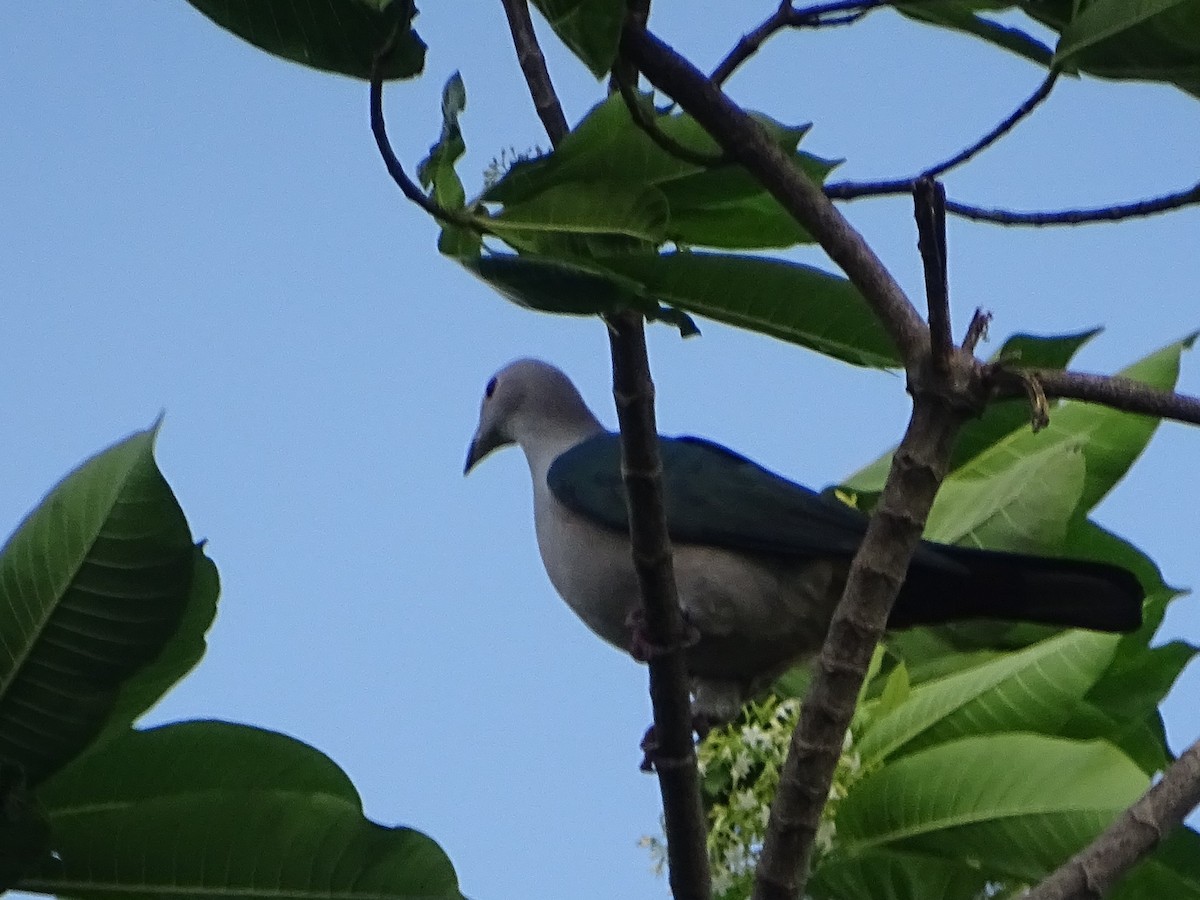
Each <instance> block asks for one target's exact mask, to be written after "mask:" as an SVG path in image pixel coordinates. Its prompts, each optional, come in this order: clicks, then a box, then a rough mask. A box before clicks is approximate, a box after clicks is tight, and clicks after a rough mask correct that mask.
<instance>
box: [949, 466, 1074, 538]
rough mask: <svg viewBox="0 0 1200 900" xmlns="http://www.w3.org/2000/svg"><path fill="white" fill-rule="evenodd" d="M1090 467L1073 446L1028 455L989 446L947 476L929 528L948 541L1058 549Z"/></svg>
mask: <svg viewBox="0 0 1200 900" xmlns="http://www.w3.org/2000/svg"><path fill="white" fill-rule="evenodd" d="M1086 477H1087V471H1086V468H1085V465H1084V455H1083V453H1082V452H1080V451H1079V450H1078V449H1077V448H1074V447H1066V448H1063V447H1057V446H1053V447H1046V448H1045V449H1042V450H1036V451H1034V452H1031V453H1029V454H1026V455H1023V456H1013V457H1009V456H1000V455H999V454H991V453H988V452H986V451H985V452H984V453H981V454H979V455H978V456H976V457H975V459H973V460H972V461H971V462H970V463H969V464H968V465H966V466H963V467H962V468H960V469H958V470H956V471H955V472H952V473H951V474H950V475H949V476H947V478H946V480H945V481H944V482H942V487H941V488H940V489H939V490H938V494H937V498H936V499H935V501H934V504H933V508H932V509H931V510H930V512H929V520H928V522H927V523H926V527H925V534H926V537H927V538H928V539H929V540H933V541H939V542H941V543H943V544H965V545H967V546H972V547H988V548H991V549H995V550H1008V551H1011V552H1016V553H1046V552H1053V551H1055V550H1056V549H1057V548H1058V547H1060V546H1062V544H1063V542H1064V541H1065V540H1066V535H1067V528H1068V526H1069V524H1070V522H1071V519H1072V516H1073V514H1074V512H1075V509H1076V508H1077V507H1078V505H1079V501H1080V498H1081V497H1082V496H1083V490H1084V483H1085V480H1086Z"/></svg>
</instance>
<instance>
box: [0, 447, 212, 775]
mask: <svg viewBox="0 0 1200 900" xmlns="http://www.w3.org/2000/svg"><path fill="white" fill-rule="evenodd" d="M154 435H155V432H154V431H153V430H151V431H142V432H138V433H136V434H134V435H132V436H131V437H129V438H127V439H126V440H124V441H122V442H121V443H119V444H116V445H114V446H113V447H111V448H109V449H108V450H106V451H104V452H103V453H100V454H99V455H97V456H94V457H92V458H91V459H90V460H88V461H87V462H85V463H83V465H81V466H80V467H79V468H78V469H76V470H75V471H74V472H72V473H71V474H70V475H68V476H67V477H66V478H65V479H63V481H61V482H60V483H59V484H58V485H57V486H56V487H55V488H54V489H53V490H52V491H51V492H50V493H49V494H48V495H47V497H46V499H45V500H43V501H42V503H41V504H40V505H39V506H38V507H37V509H35V510H34V511H33V512H32V513H30V515H29V516H28V517H27V518H26V519H25V521H24V522H23V523H22V524H21V526H20V528H18V530H17V532H16V533H15V534H14V535H13V536H12V538H10V540H9V542H8V544H7V546H6V547H5V548H4V551H3V554H2V555H0V634H3V635H4V642H3V644H0V758H4V759H8V760H10V761H12V762H15V763H18V764H19V765H21V766H22V767H23V768H24V770H25V773H26V775H27V777H28V778H29V781H30V783H31V784H34V785H36V784H37V783H38V782H39V781H41V780H42V779H44V778H45V777H46V776H47V775H49V774H51V773H52V772H54V771H55V770H57V769H58V768H59V767H61V766H62V765H63V764H64V763H66V762H67V761H68V760H69V759H71V757H73V756H74V755H75V754H77V753H78V752H79V751H80V750H82V749H83V748H84V747H85V746H87V745H88V744H89V743H91V741H92V740H93V739H94V738H95V737H96V735H97V734H98V733H99V732H100V731H101V729H102V728H103V727H104V724H105V721H106V719H107V717H108V716H109V714H110V713H111V712H112V710H113V707H114V705H115V703H116V702H117V698H118V696H119V695H120V692H121V689H122V685H123V684H124V682H126V681H127V680H128V679H129V678H130V676H132V675H133V674H134V673H136V672H138V671H139V670H140V669H142V668H143V667H144V666H146V665H147V664H149V663H150V662H152V661H153V660H154V659H155V658H156V657H158V655H159V654H160V653H161V652H162V649H163V648H164V647H165V646H166V645H167V644H168V643H169V641H170V640H171V637H172V635H174V634H175V632H176V630H177V628H178V627H179V623H180V621H181V619H182V618H183V615H184V613H185V611H186V609H187V605H188V599H189V594H190V589H191V584H192V569H193V561H194V557H193V553H194V548H193V546H192V538H191V534H190V533H189V531H188V525H187V521H186V520H185V519H184V516H183V511H182V510H181V509H180V508H179V504H178V503H177V502H176V500H175V497H174V495H173V494H172V493H171V488H170V487H169V486H168V485H167V483H166V481H165V480H164V479H163V477H162V474H161V473H160V472H159V470H158V467H157V465H156V464H155V462H154V456H153V445H154Z"/></svg>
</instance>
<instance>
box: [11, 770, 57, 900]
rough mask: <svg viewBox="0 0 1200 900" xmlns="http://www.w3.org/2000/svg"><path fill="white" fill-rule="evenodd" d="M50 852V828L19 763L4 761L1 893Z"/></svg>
mask: <svg viewBox="0 0 1200 900" xmlns="http://www.w3.org/2000/svg"><path fill="white" fill-rule="evenodd" d="M49 852H50V825H49V823H48V822H47V821H46V817H45V816H43V815H42V812H41V810H40V809H39V808H38V805H37V803H36V801H35V800H34V798H33V797H32V795H31V794H30V793H29V790H28V787H27V785H26V783H25V773H24V772H23V771H22V770H21V767H20V766H18V765H16V764H15V763H10V762H7V761H5V760H0V893H3V892H5V891H7V890H8V889H9V888H11V887H13V886H14V885H16V884H17V882H18V881H20V879H21V876H22V875H24V874H25V872H26V871H28V870H29V869H31V868H32V867H33V866H34V865H36V864H38V863H41V862H42V861H43V860H44V859H45V858H46V856H47V855H48V854H49Z"/></svg>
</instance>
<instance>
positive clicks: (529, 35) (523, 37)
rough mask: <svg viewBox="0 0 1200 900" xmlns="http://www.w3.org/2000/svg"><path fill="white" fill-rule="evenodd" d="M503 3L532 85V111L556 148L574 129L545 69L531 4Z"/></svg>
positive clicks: (523, 0)
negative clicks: (534, 111)
mask: <svg viewBox="0 0 1200 900" xmlns="http://www.w3.org/2000/svg"><path fill="white" fill-rule="evenodd" d="M501 2H502V3H503V4H504V12H505V14H506V15H507V16H508V30H509V31H510V32H512V39H513V46H514V47H516V50H517V63H518V64H519V65H520V66H521V72H522V73H523V74H524V75H525V83H526V84H527V85H529V94H530V96H531V97H532V98H533V108H534V109H535V110H536V111H537V115H538V118H539V119H541V120H542V127H543V128H545V129H546V134H547V135H548V136H549V138H550V143H551V144H553V145H554V146H556V147H557V146H558V144H559V142H560V141H562V139H563V138H564V137H566V136H567V132H569V131H570V130H571V129H570V126H568V125H567V117H566V116H565V115H563V110H562V104H561V103H559V102H558V94H556V93H555V91H554V84H553V82H551V81H550V70H549V69H547V68H546V57H545V56H543V55H542V48H541V46H540V45H539V44H538V40H537V34H536V33H535V32H534V30H533V20H532V19H531V18H530V17H529V2H528V0H501Z"/></svg>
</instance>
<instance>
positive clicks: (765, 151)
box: [621, 25, 929, 368]
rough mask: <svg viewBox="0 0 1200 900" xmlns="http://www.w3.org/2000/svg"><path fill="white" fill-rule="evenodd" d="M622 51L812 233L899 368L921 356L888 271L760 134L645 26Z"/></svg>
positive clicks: (628, 37) (910, 315) (918, 337)
mask: <svg viewBox="0 0 1200 900" xmlns="http://www.w3.org/2000/svg"><path fill="white" fill-rule="evenodd" d="M621 53H622V55H623V56H624V57H625V58H627V59H628V60H629V61H631V62H632V63H633V64H634V65H636V66H637V67H638V69H640V70H641V72H642V73H643V74H644V75H645V76H646V77H647V78H648V79H650V81H651V82H652V83H653V84H654V85H655V86H656V87H658V88H659V90H661V91H663V92H664V93H665V94H667V95H668V96H670V97H672V98H674V100H675V101H676V102H677V103H678V104H679V105H680V106H682V107H683V108H684V109H685V110H686V111H687V112H688V113H690V114H691V115H692V116H693V117H694V118H695V119H696V120H697V121H698V122H699V123H700V124H701V125H702V126H704V129H705V130H706V131H708V133H709V134H710V135H712V137H713V138H714V139H715V140H716V141H717V143H718V144H720V145H721V147H722V149H724V151H725V152H726V153H727V154H728V155H729V157H730V158H731V159H732V160H733V161H734V162H738V163H740V164H742V165H743V166H745V167H746V168H747V169H748V170H749V171H750V173H751V174H753V175H754V176H755V178H757V179H758V180H759V182H761V183H762V185H763V186H764V187H765V188H766V189H767V190H768V191H769V192H770V193H771V195H772V196H773V197H775V199H776V200H778V201H779V202H780V204H782V206H783V207H784V209H786V210H787V211H788V212H789V213H790V214H791V215H792V217H793V218H795V220H796V221H797V222H799V223H800V224H801V225H802V226H803V227H804V228H805V230H806V231H808V233H809V234H811V235H812V236H813V237H814V238H815V239H816V240H817V241H818V243H820V245H821V246H822V247H823V248H824V250H825V252H826V253H828V254H829V255H830V257H831V258H832V259H833V261H834V262H835V263H837V264H838V265H839V266H841V267H842V270H843V271H844V272H845V273H846V275H847V276H848V277H849V278H850V280H851V281H852V282H853V283H854V285H855V287H857V288H858V289H859V291H860V292H861V293H862V295H863V296H864V297H865V298H866V300H867V303H869V304H870V306H871V308H872V309H874V311H875V314H876V315H877V316H878V317H879V320H880V322H881V323H882V324H883V327H884V329H885V330H886V331H887V333H888V335H889V337H890V338H891V339H892V342H893V343H894V344H895V345H896V348H897V350H898V351H899V352H900V356H901V358H902V359H903V360H904V362H905V365H906V367H909V368H911V367H913V366H914V365H916V364H917V363H918V362H919V361H920V360H922V359H924V357H925V353H926V351H927V349H928V346H929V331H928V329H927V328H926V327H925V323H924V322H923V321H922V320H921V317H920V315H919V314H918V313H917V310H916V309H915V308H914V307H913V305H912V302H911V301H910V300H909V299H908V297H907V296H906V295H905V293H904V291H903V290H902V289H901V288H900V285H899V284H897V283H896V280H895V279H894V278H892V276H891V273H889V272H888V270H887V269H886V268H885V267H884V265H883V263H882V262H880V261H879V258H878V257H877V256H876V255H875V253H874V251H872V250H871V248H870V247H869V246H868V245H867V243H866V241H864V240H863V238H862V235H860V234H859V233H858V232H857V231H855V230H854V228H853V227H851V225H850V223H849V222H847V221H846V219H845V218H844V217H843V216H842V214H841V213H839V212H838V211H837V210H836V209H835V208H834V206H833V204H832V203H830V202H829V200H828V199H827V198H826V197H825V195H824V194H823V193H822V192H821V188H820V187H818V186H817V185H815V184H813V182H812V181H810V180H809V179H808V177H807V176H806V175H805V174H804V173H803V172H802V171H801V170H800V168H799V167H798V166H796V165H795V163H794V161H793V160H792V159H791V158H790V157H789V156H788V155H787V154H786V153H784V152H783V151H782V150H781V149H780V148H779V146H778V145H777V144H776V143H775V142H774V141H772V140H771V138H770V136H769V135H768V134H767V133H766V131H765V130H764V129H763V128H762V127H761V126H760V125H759V124H758V123H757V122H755V121H754V119H752V118H751V117H750V116H749V115H747V114H746V112H745V111H744V110H742V109H741V108H740V107H738V106H737V105H736V104H734V103H733V101H731V100H730V99H729V98H728V97H727V96H725V94H724V93H723V92H722V91H721V90H720V88H719V87H717V86H716V85H715V84H713V83H712V82H711V81H709V79H708V78H706V77H705V76H704V74H703V73H702V72H700V71H699V70H698V69H697V68H696V67H695V66H693V65H692V64H691V63H690V62H689V61H688V60H686V59H684V58H683V57H682V56H680V55H679V54H678V53H676V52H675V51H674V50H673V49H672V48H671V47H669V46H668V45H667V44H665V43H663V42H662V41H661V40H659V39H658V38H657V37H655V36H654V35H653V34H650V33H649V32H647V31H645V30H644V29H640V28H635V27H630V26H628V25H627V26H626V27H625V29H624V31H623V33H622V38H621Z"/></svg>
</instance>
